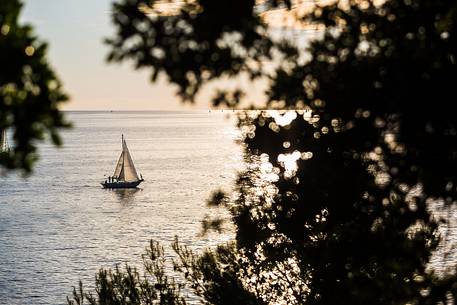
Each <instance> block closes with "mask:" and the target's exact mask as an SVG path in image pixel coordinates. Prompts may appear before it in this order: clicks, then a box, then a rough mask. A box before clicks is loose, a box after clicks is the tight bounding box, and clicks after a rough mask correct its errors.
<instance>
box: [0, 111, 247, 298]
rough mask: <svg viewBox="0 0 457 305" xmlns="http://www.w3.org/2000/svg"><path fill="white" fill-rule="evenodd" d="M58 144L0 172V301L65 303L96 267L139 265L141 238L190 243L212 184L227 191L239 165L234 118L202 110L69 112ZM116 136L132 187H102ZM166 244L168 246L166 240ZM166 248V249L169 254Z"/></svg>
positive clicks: (202, 241) (194, 242)
mask: <svg viewBox="0 0 457 305" xmlns="http://www.w3.org/2000/svg"><path fill="white" fill-rule="evenodd" d="M67 116H68V118H69V119H70V120H71V121H72V122H73V124H74V127H73V129H71V130H69V131H65V132H63V133H62V136H63V140H64V146H63V147H62V148H60V149H57V148H55V147H53V146H52V145H50V144H42V145H40V149H39V153H40V161H39V162H38V164H37V166H36V167H35V170H34V173H33V175H32V176H30V177H29V178H26V179H24V178H21V177H20V176H19V175H15V174H9V175H8V176H5V177H1V176H0V256H1V258H0V304H10V305H13V304H34V305H35V304H65V302H66V301H65V298H66V296H67V295H69V294H70V293H71V290H72V289H71V287H72V286H74V285H77V284H78V280H80V279H82V280H83V282H84V283H86V284H89V285H91V284H92V285H93V282H94V275H95V273H96V272H97V270H98V269H99V268H100V267H113V266H115V265H116V264H121V265H123V264H124V262H127V261H130V262H132V263H134V264H139V263H140V261H141V254H142V253H143V252H144V248H145V247H146V246H147V245H148V241H149V240H150V239H155V240H157V241H160V242H161V243H163V244H164V245H166V246H169V245H170V243H171V242H172V240H173V238H174V236H175V235H178V236H179V238H180V240H181V241H182V242H183V243H184V244H186V245H189V246H190V247H191V248H193V249H196V250H199V249H202V248H204V247H211V246H214V245H215V244H217V243H219V242H221V241H224V240H227V239H229V238H230V234H222V235H210V236H206V237H201V236H200V235H199V233H200V231H201V223H200V221H201V220H202V219H203V217H204V215H205V214H206V213H211V212H212V211H211V210H210V209H209V208H207V207H206V206H205V200H206V199H207V198H208V196H209V194H210V193H211V191H212V190H215V189H217V188H219V187H223V188H225V189H230V187H231V185H232V183H233V181H234V178H235V175H236V171H237V169H239V168H240V167H241V165H242V154H241V148H240V146H239V145H238V144H236V140H237V139H238V137H239V133H238V130H237V129H236V127H235V125H234V116H233V115H232V118H231V119H228V118H227V116H226V113H220V112H218V113H216V112H215V111H213V112H207V111H201V112H70V113H67ZM121 134H124V136H125V138H126V141H127V145H128V147H129V150H130V152H131V154H132V157H133V161H134V163H135V166H136V169H137V171H138V173H141V174H142V175H143V177H144V179H145V180H146V181H145V182H144V183H142V184H141V185H140V189H139V190H117V191H113V190H105V189H102V188H101V185H100V182H101V181H102V180H104V179H105V178H104V175H107V176H108V175H111V174H112V173H113V171H114V167H115V164H116V162H117V159H118V157H119V154H120V152H121ZM167 249H168V250H170V249H169V247H167ZM168 253H169V254H170V255H171V254H172V252H171V251H170V252H168Z"/></svg>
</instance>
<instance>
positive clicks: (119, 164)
mask: <svg viewBox="0 0 457 305" xmlns="http://www.w3.org/2000/svg"><path fill="white" fill-rule="evenodd" d="M123 166H124V151H122V152H121V155H120V156H119V160H118V161H117V164H116V169H115V170H114V174H113V177H115V178H118V179H119V176H120V174H121V170H122V167H123Z"/></svg>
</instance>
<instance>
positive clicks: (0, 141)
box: [0, 129, 10, 153]
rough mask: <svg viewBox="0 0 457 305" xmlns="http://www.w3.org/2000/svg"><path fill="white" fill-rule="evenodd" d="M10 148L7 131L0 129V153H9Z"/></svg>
mask: <svg viewBox="0 0 457 305" xmlns="http://www.w3.org/2000/svg"><path fill="white" fill-rule="evenodd" d="M9 151H10V146H9V145H8V135H7V134H6V129H0V153H4V152H9Z"/></svg>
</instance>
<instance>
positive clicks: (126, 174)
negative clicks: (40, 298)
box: [101, 135, 144, 189]
mask: <svg viewBox="0 0 457 305" xmlns="http://www.w3.org/2000/svg"><path fill="white" fill-rule="evenodd" d="M140 177H141V178H140ZM140 177H138V173H137V172H136V169H135V165H134V164H133V160H132V156H130V152H129V149H128V147H127V143H126V142H125V139H124V135H122V152H121V155H120V157H119V160H118V161H117V164H116V168H115V169H114V174H113V176H110V177H108V179H106V180H105V181H104V182H102V183H101V185H102V186H103V188H112V189H114V188H116V189H117V188H135V187H137V186H138V185H139V184H140V183H141V182H143V181H144V179H143V176H142V175H140Z"/></svg>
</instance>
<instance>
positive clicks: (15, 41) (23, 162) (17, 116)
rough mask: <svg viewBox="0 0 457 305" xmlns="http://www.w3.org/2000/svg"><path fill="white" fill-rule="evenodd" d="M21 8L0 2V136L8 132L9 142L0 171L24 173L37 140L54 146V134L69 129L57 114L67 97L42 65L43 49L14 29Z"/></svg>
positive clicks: (22, 28) (27, 30)
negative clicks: (49, 141) (10, 133)
mask: <svg viewBox="0 0 457 305" xmlns="http://www.w3.org/2000/svg"><path fill="white" fill-rule="evenodd" d="M21 8H22V3H21V1H19V0H2V1H1V2H0V130H4V129H9V130H10V131H11V132H12V133H13V140H14V142H13V143H11V144H12V147H11V150H10V151H9V152H8V153H0V167H1V166H2V167H4V168H6V169H22V170H24V172H30V171H31V169H32V165H33V162H34V161H35V160H36V159H37V157H38V156H37V153H36V142H37V140H43V139H44V137H45V135H46V134H47V135H49V137H50V139H51V140H52V142H53V143H54V144H56V145H60V143H61V139H60V137H59V134H58V129H59V128H62V127H68V126H69V125H68V123H66V122H65V121H64V118H63V115H62V113H61V112H59V110H58V105H59V104H60V103H61V102H63V101H65V100H66V99H67V97H66V95H65V94H64V93H63V92H62V91H61V85H60V83H59V81H58V79H57V78H56V76H55V74H54V72H53V71H52V69H51V68H50V67H49V65H48V63H47V59H46V49H47V46H46V44H45V43H43V42H40V41H39V40H38V39H37V38H36V36H35V35H34V34H33V30H32V27H31V26H29V25H22V24H19V23H18V18H19V13H20V11H21Z"/></svg>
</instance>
